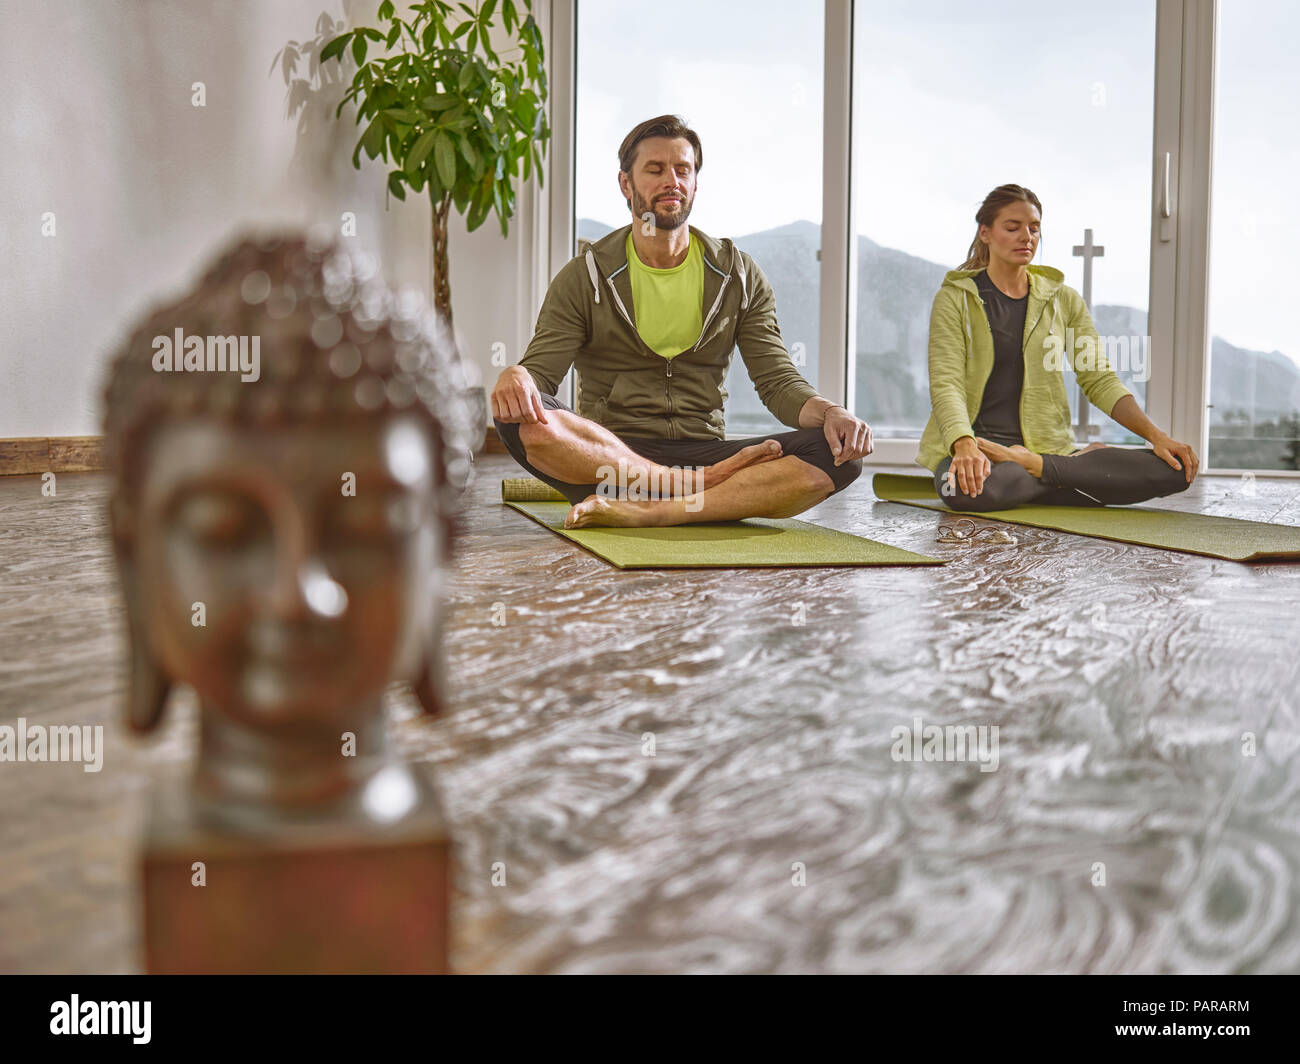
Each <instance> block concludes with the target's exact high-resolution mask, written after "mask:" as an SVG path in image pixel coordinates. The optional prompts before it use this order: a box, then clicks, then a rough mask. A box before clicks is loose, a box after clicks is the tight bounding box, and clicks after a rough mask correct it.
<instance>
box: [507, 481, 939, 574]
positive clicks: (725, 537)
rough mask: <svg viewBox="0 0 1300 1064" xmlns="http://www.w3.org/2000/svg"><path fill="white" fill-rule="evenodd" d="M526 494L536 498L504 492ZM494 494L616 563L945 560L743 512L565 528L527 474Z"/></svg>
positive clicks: (681, 565) (563, 508)
mask: <svg viewBox="0 0 1300 1064" xmlns="http://www.w3.org/2000/svg"><path fill="white" fill-rule="evenodd" d="M537 485H540V487H537ZM548 492H549V493H551V495H552V496H553V497H547V496H546V493H548ZM530 494H531V495H534V496H542V497H541V498H532V499H529V498H526V497H525V498H522V499H520V498H512V497H511V496H516V497H517V496H519V495H524V496H527V495H530ZM501 499H502V502H504V503H505V504H506V505H507V506H510V507H512V508H513V509H515V510H518V511H519V512H520V513H521V514H524V515H525V516H527V517H531V518H532V519H533V520H534V521H536V522H538V523H539V524H542V525H545V526H546V527H547V528H549V529H550V530H551V531H552V532H555V533H558V534H559V535H561V536H564V537H565V538H566V539H570V540H572V541H573V542H574V543H576V544H578V546H580V547H585V548H586V549H587V550H589V551H591V552H592V553H593V554H595V555H597V556H599V557H601V558H604V559H605V561H607V562H609V563H610V564H611V565H614V566H616V567H617V568H619V569H711V568H742V567H750V566H767V567H779V566H827V565H944V564H945V560H944V559H943V558H931V557H930V556H929V555H927V554H914V553H913V552H912V551H909V550H903V549H902V548H900V547H891V546H889V544H887V543H877V542H876V541H875V540H871V539H864V538H862V537H861V536H853V535H850V534H849V533H847V532H837V531H835V530H834V529H831V528H821V527H820V526H818V525H813V524H809V523H808V522H807V521H795V520H793V519H790V518H773V517H748V518H746V519H745V520H743V521H724V522H719V523H716V524H691V525H673V526H671V527H669V528H565V527H564V519H565V517H567V516H568V513H569V511H570V510H571V509H572V507H571V506H570V504H569V503H568V501H567V500H566V499H565V498H564V496H563V495H561V494H560V493H559V492H558V491H555V489H554V488H551V487H550V486H549V485H547V484H545V483H544V482H542V481H537V480H533V479H532V478H516V479H515V480H514V481H513V482H512V481H511V480H503V481H502V482H501Z"/></svg>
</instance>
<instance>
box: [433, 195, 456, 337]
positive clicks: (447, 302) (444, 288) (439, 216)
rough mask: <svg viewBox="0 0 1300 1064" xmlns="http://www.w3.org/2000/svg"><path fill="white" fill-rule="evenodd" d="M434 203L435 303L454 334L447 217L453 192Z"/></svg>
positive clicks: (448, 328) (449, 329) (450, 334)
mask: <svg viewBox="0 0 1300 1064" xmlns="http://www.w3.org/2000/svg"><path fill="white" fill-rule="evenodd" d="M431 202H432V203H433V223H432V224H433V266H432V269H433V277H432V280H433V305H434V307H435V308H436V309H437V310H438V312H439V313H440V314H443V315H445V321H446V323H447V333H448V335H449V336H454V335H455V333H454V332H453V331H452V320H451V264H450V262H449V261H448V259H447V218H448V216H449V215H450V213H451V193H450V192H444V193H443V195H442V199H440V200H436V201H435V200H431Z"/></svg>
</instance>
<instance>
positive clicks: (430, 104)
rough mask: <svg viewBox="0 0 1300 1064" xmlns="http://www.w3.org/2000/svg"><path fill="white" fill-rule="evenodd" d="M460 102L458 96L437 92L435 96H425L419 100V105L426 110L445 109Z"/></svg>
mask: <svg viewBox="0 0 1300 1064" xmlns="http://www.w3.org/2000/svg"><path fill="white" fill-rule="evenodd" d="M458 103H460V97H458V96H452V95H450V94H448V93H442V92H440V93H438V94H437V95H436V96H426V97H425V98H424V99H423V100H421V101H420V105H421V106H422V107H423V108H424V109H425V110H426V111H446V110H448V109H449V108H452V107H455V106H456V105H457V104H458Z"/></svg>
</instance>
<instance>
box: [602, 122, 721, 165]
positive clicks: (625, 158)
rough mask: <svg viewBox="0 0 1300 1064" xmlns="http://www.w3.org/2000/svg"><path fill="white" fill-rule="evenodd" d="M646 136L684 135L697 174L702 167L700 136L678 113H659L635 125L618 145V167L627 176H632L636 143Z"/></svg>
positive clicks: (672, 136) (702, 155)
mask: <svg viewBox="0 0 1300 1064" xmlns="http://www.w3.org/2000/svg"><path fill="white" fill-rule="evenodd" d="M648 137H669V138H672V139H676V138H677V137H685V138H686V139H687V140H689V141H690V142H691V147H693V148H694V149H695V172H696V173H697V174H698V173H699V172H700V170H701V169H702V168H703V166H704V152H703V151H702V150H701V148H700V138H699V135H698V134H697V133H696V132H695V130H693V129H691V128H690V127H689V126H688V125H687V124H686V122H685V120H684V119H683V118H682V117H681V116H680V115H660V116H659V117H658V118H648V119H646V120H645V121H644V122H642V123H641V124H640V125H639V126H636V127H635V128H634V129H633V130H632V132H631V133H629V134H628V135H627V136H626V137H624V138H623V143H622V144H620V145H619V146H618V168H619V169H620V170H622V171H623V173H625V174H627V175H628V176H629V177H631V176H632V166H633V165H634V164H635V163H636V148H637V145H638V144H640V143H641V142H642V141H643V140H645V139H646V138H648Z"/></svg>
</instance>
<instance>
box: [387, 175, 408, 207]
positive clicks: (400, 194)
mask: <svg viewBox="0 0 1300 1064" xmlns="http://www.w3.org/2000/svg"><path fill="white" fill-rule="evenodd" d="M388 191H389V192H391V193H392V194H393V195H394V196H396V197H397V198H398V199H399V200H404V199H406V189H405V188H403V187H402V174H401V171H400V170H394V171H393V172H392V173H391V174H389V175H388Z"/></svg>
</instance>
